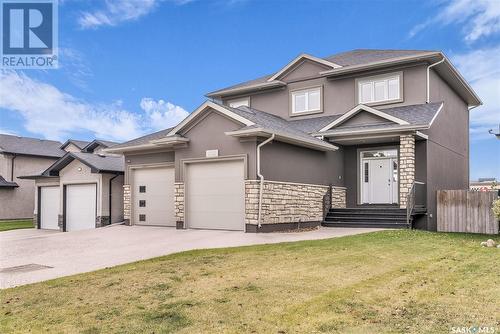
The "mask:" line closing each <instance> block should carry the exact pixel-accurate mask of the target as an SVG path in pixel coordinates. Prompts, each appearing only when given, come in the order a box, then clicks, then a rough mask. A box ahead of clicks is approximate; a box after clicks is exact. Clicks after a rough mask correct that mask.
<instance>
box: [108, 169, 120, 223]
mask: <svg viewBox="0 0 500 334" xmlns="http://www.w3.org/2000/svg"><path fill="white" fill-rule="evenodd" d="M118 176H120V174H115V176H113V177H112V178H110V179H109V195H108V197H109V224H110V225H111V224H112V222H113V221H112V220H111V212H112V211H111V206H112V202H113V201H112V198H111V193H112V192H113V180H114V179H116V178H117V177H118Z"/></svg>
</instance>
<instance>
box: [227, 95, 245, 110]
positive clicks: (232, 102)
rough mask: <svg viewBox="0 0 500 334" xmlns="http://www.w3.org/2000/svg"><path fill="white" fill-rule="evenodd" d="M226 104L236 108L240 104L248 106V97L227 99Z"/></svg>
mask: <svg viewBox="0 0 500 334" xmlns="http://www.w3.org/2000/svg"><path fill="white" fill-rule="evenodd" d="M227 104H228V105H229V106H230V107H231V108H238V107H241V106H245V107H250V98H249V97H244V98H242V99H235V100H229V101H227Z"/></svg>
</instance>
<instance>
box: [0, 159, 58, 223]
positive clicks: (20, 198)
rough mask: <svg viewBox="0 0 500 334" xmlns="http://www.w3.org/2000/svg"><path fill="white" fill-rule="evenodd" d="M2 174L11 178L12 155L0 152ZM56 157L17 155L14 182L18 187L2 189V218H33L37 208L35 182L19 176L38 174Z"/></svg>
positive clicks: (0, 199) (0, 213) (6, 177)
mask: <svg viewBox="0 0 500 334" xmlns="http://www.w3.org/2000/svg"><path fill="white" fill-rule="evenodd" d="M0 157H2V158H0V165H3V167H0V170H3V171H4V172H3V174H1V175H2V176H3V177H4V178H5V179H6V180H7V181H11V179H10V176H11V175H10V173H11V172H10V171H11V169H10V168H11V167H10V166H11V156H9V157H5V156H4V155H3V154H0ZM54 161H55V159H48V158H39V157H31V156H17V157H16V159H15V160H14V180H13V181H14V182H16V183H17V184H18V185H19V187H18V188H7V189H0V203H1V204H0V219H18V218H32V217H33V213H34V210H35V204H34V203H35V182H34V181H33V180H22V179H18V178H17V177H18V176H24V175H33V174H38V173H40V172H42V171H43V170H45V169H46V168H47V167H49V166H50V165H51V164H52V163H53V162H54Z"/></svg>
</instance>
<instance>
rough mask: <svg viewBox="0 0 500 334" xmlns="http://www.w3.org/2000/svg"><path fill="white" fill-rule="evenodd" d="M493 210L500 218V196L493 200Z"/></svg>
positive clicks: (499, 218)
mask: <svg viewBox="0 0 500 334" xmlns="http://www.w3.org/2000/svg"><path fill="white" fill-rule="evenodd" d="M491 210H492V211H493V214H494V215H495V217H497V219H498V220H500V198H499V199H497V200H494V201H493V205H492V206H491Z"/></svg>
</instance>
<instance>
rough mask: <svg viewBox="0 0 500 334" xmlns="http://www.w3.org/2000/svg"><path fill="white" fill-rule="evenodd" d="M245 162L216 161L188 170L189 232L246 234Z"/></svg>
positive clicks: (196, 165)
mask: <svg viewBox="0 0 500 334" xmlns="http://www.w3.org/2000/svg"><path fill="white" fill-rule="evenodd" d="M244 173H245V171H244V165H243V162H242V161H240V160H235V161H214V162H206V163H205V162H203V163H192V164H188V165H187V168H186V175H185V178H186V210H187V211H186V220H187V226H188V227H189V228H203V229H220V230H244V220H245V197H244V194H245V185H244V178H245V174H244Z"/></svg>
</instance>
